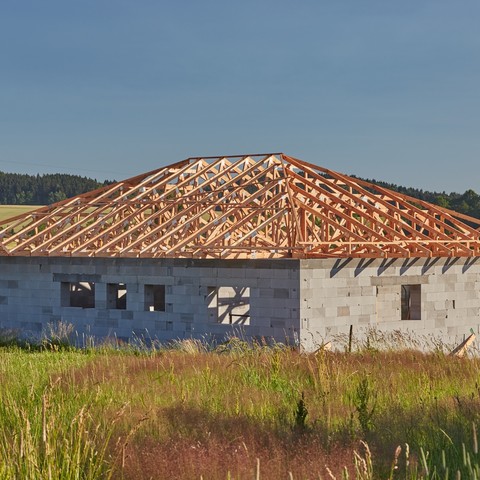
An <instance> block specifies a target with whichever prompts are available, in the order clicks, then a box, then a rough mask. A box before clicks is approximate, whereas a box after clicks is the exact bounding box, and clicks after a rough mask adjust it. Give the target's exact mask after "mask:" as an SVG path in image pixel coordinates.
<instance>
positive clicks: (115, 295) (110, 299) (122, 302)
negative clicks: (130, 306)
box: [107, 283, 127, 310]
mask: <svg viewBox="0 0 480 480" xmlns="http://www.w3.org/2000/svg"><path fill="white" fill-rule="evenodd" d="M107 308H110V309H113V310H126V309H127V286H126V285H125V284H124V283H108V284H107Z"/></svg>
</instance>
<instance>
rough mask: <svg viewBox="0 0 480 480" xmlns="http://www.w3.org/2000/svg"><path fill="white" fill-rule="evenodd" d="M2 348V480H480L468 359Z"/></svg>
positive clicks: (479, 404)
mask: <svg viewBox="0 0 480 480" xmlns="http://www.w3.org/2000/svg"><path fill="white" fill-rule="evenodd" d="M8 343H9V344H10V346H6V347H3V348H2V349H0V379H1V382H2V389H1V390H0V425H1V427H0V478H2V479H3V478H5V479H6V478H22V479H47V478H54V479H70V478H79V479H93V478H123V479H149V478H178V479H183V478H185V479H187V478H188V479H190V478H192V479H193V478H197V479H200V478H205V479H207V478H208V479H212V478H213V479H217V478H218V479H227V478H232V479H233V478H236V479H237V478H241V479H243V478H248V479H250V478H261V479H277V478H294V479H297V478H298V479H300V478H302V479H306V478H310V479H318V478H331V476H332V475H333V476H335V477H336V478H339V479H340V478H352V479H358V480H360V479H361V480H368V479H376V478H390V479H395V478H402V479H403V478H405V479H409V480H410V479H411V480H413V479H437V478H438V479H439V478H442V479H454V478H455V479H456V478H463V479H466V478H472V479H473V478H479V477H478V475H479V473H480V454H479V453H478V443H477V433H476V425H478V424H479V420H480V418H479V417H480V373H479V372H480V369H479V367H480V359H478V358H472V359H459V358H454V357H449V356H446V355H445V354H443V353H442V352H441V351H440V349H437V350H436V352H435V353H430V354H423V353H420V352H418V351H414V350H403V351H400V350H397V351H395V350H388V351H380V350H378V349H377V348H373V346H372V345H373V344H372V343H369V344H368V346H366V345H364V346H359V345H357V346H356V351H355V352H354V353H352V354H347V353H331V352H319V353H317V354H300V353H298V352H297V351H293V350H291V349H288V348H285V347H282V346H273V347H267V346H261V345H257V346H253V347H252V346H248V345H246V344H245V343H244V342H242V341H240V340H238V339H235V338H233V339H231V340H230V341H229V342H228V343H227V344H225V345H222V346H221V347H217V348H216V349H214V350H210V349H208V348H206V346H205V345H204V344H201V343H199V342H195V341H183V342H176V343H175V344H174V345H171V346H170V347H169V348H168V349H167V348H163V349H161V348H157V349H146V348H144V347H142V346H141V345H140V346H136V347H132V346H122V347H119V346H116V345H115V344H112V345H111V346H104V347H99V348H95V349H88V350H76V349H73V348H70V347H68V345H67V344H66V342H65V338H63V336H62V335H60V336H56V337H55V336H54V337H52V339H51V340H50V341H46V342H43V343H42V344H41V345H39V346H28V345H27V344H25V345H23V347H22V348H19V347H17V346H15V345H13V343H15V342H12V339H11V337H9V339H8ZM375 345H376V344H375ZM458 472H460V473H458Z"/></svg>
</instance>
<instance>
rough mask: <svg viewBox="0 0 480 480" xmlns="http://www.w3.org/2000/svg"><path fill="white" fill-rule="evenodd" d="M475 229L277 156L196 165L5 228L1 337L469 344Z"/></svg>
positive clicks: (477, 274) (1, 226)
mask: <svg viewBox="0 0 480 480" xmlns="http://www.w3.org/2000/svg"><path fill="white" fill-rule="evenodd" d="M479 226H480V221H479V220H478V219H474V218H471V217H468V216H465V215H461V214H459V213H456V212H453V211H450V210H447V209H444V208H441V207H439V206H436V205H432V204H429V203H426V202H424V201H421V200H418V199H414V198H410V197H408V196H406V195H403V194H399V193H396V192H393V191H390V190H388V189H385V188H382V187H379V186H377V185H374V184H371V183H368V182H365V181H361V180H359V179H356V178H352V177H349V176H346V175H343V174H340V173H337V172H334V171H332V170H328V169H324V168H321V167H318V166H316V165H313V164H310V163H306V162H303V161H301V160H298V159H295V158H292V157H290V156H287V155H285V154H282V153H272V154H261V155H240V156H228V157H226V156H221V157H208V158H207V157H195V158H188V159H186V160H184V161H181V162H178V163H175V164H172V165H169V166H167V167H163V168H159V169H157V170H154V171H151V172H148V173H145V174H142V175H139V176H136V177H133V178H130V179H127V180H124V181H121V182H118V183H115V184H112V185H108V186H106V187H103V188H101V189H98V190H95V191H92V192H89V193H85V194H82V195H79V196H76V197H74V198H70V199H67V200H64V201H62V202H58V203H55V204H53V205H50V206H47V207H42V208H39V209H37V210H35V211H33V212H30V213H27V214H23V215H19V216H17V217H14V218H10V219H8V220H5V221H3V222H0V327H1V328H6V329H15V330H18V331H22V332H29V333H30V334H34V335H40V334H41V332H42V331H44V330H45V328H46V327H47V325H48V324H52V323H53V324H55V323H57V322H61V321H62V322H67V323H71V324H73V325H74V326H75V328H76V330H77V331H78V333H79V335H80V338H82V334H85V335H92V336H94V337H102V338H105V337H111V336H115V337H116V338H120V339H125V340H128V339H131V338H132V337H135V336H137V337H141V338H145V339H149V338H152V339H158V340H160V341H168V340H171V339H178V338H189V337H194V338H203V339H206V340H219V339H223V338H225V336H227V335H229V334H234V335H244V336H245V337H247V338H260V337H262V338H265V339H273V340H276V341H280V342H285V341H286V342H289V343H291V344H296V345H297V344H299V343H300V344H301V345H303V346H304V347H305V348H307V349H312V348H315V346H316V345H318V344H320V343H322V342H324V341H328V340H330V339H331V338H334V337H335V335H338V334H341V333H345V332H346V331H348V329H349V327H350V325H353V326H354V328H357V330H358V329H359V327H367V326H375V327H378V328H379V329H384V330H396V329H408V330H410V331H416V332H419V333H421V334H430V333H432V334H436V335H442V336H444V337H445V338H446V339H449V340H458V339H461V338H462V337H463V336H464V335H465V334H467V333H469V332H470V329H471V328H473V329H475V331H478V328H479V326H480V266H479V262H478V260H479V257H480V231H479V230H478V227H479Z"/></svg>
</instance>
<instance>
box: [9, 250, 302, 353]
mask: <svg viewBox="0 0 480 480" xmlns="http://www.w3.org/2000/svg"><path fill="white" fill-rule="evenodd" d="M298 267H299V262H298V261H297V260H275V261H268V260H238V261H237V260H221V261H219V260H183V259H167V260H159V259H132V258H127V259H113V258H67V257H62V258H48V257H38V258H32V257H30V258H28V257H0V328H3V329H15V330H19V331H21V332H22V333H24V334H26V335H34V336H39V335H41V334H42V332H43V331H44V330H45V329H46V327H47V324H48V323H55V322H59V321H63V322H67V323H72V324H74V326H75V329H76V331H77V332H78V337H77V338H78V343H79V344H82V343H83V342H84V341H85V340H86V338H87V337H90V336H93V337H95V338H97V339H98V338H105V337H113V336H115V337H117V338H120V339H123V340H128V339H131V338H132V337H139V338H142V339H143V338H145V339H149V338H152V339H159V340H160V341H166V340H170V339H182V338H188V337H194V338H202V339H205V340H207V341H213V340H221V339H223V338H224V337H225V336H226V335H231V334H236V335H246V336H248V337H256V338H259V339H260V338H261V337H265V338H267V339H271V338H275V339H276V340H277V341H281V342H284V341H288V342H290V343H294V342H295V341H296V340H298V336H299V310H300V307H299V268H298ZM92 290H93V294H94V302H93V304H92V296H91V295H92Z"/></svg>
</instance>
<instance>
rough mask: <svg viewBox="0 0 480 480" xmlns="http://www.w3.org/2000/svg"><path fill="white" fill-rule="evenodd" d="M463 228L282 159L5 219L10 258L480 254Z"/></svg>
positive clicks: (211, 166) (432, 210)
mask: <svg viewBox="0 0 480 480" xmlns="http://www.w3.org/2000/svg"><path fill="white" fill-rule="evenodd" d="M462 220H466V221H467V222H469V223H472V224H474V225H479V221H478V220H477V219H473V218H471V217H467V216H465V215H460V214H456V213H455V212H452V211H449V210H447V209H444V208H441V207H437V206H435V205H430V204H428V203H427V202H423V201H420V200H417V199H412V198H411V197H407V196H405V195H402V194H397V193H396V192H392V191H390V190H388V189H385V188H383V187H378V186H377V185H373V184H370V183H368V182H364V181H360V180H357V179H355V178H352V177H348V176H346V175H343V174H340V173H337V172H334V171H332V170H327V169H324V168H321V167H318V166H316V165H313V164H309V163H306V162H303V161H301V160H298V159H295V158H293V157H289V156H287V155H284V154H261V155H239V156H231V157H227V156H223V157H193V158H189V159H186V160H183V161H181V162H177V163H176V164H173V165H170V166H167V167H164V168H160V169H157V170H153V171H151V172H148V173H146V174H142V175H138V176H136V177H132V178H130V179H127V180H124V181H122V182H118V183H116V184H113V185H109V186H106V187H102V188H101V189H98V190H95V191H93V192H88V193H86V194H83V195H79V196H77V197H75V198H73V199H68V200H64V201H62V202H58V203H56V204H54V205H51V206H48V207H43V208H40V209H38V210H36V211H34V212H31V213H29V214H25V215H19V216H17V217H15V218H13V219H9V220H6V221H3V222H0V255H2V256H5V255H19V256H21V255H37V256H41V255H55V256H69V255H73V256H125V257H189V258H190V257H191V258H280V257H296V258H308V257H310V258H331V257H334V258H342V257H358V258H375V257H380V258H385V257H387V258H388V257H391V258H396V257H405V258H407V257H429V256H472V255H480V233H479V231H478V230H476V229H475V228H474V227H472V226H471V225H469V224H466V223H464V222H462Z"/></svg>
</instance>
